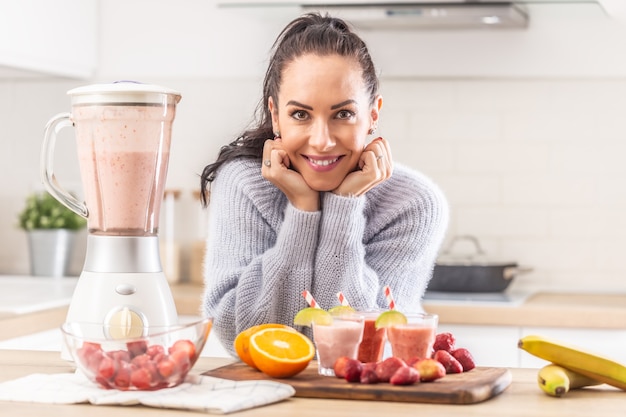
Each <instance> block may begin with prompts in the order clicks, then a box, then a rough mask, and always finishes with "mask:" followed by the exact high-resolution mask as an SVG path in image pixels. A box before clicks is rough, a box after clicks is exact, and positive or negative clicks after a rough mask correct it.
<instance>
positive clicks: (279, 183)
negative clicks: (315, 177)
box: [261, 138, 320, 211]
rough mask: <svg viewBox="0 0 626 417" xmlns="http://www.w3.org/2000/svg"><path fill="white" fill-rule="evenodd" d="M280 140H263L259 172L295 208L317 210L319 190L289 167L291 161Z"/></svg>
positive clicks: (318, 206)
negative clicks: (310, 185) (311, 186)
mask: <svg viewBox="0 0 626 417" xmlns="http://www.w3.org/2000/svg"><path fill="white" fill-rule="evenodd" d="M281 142H282V141H281V139H280V138H276V139H268V140H266V141H265V144H264V145H263V161H262V165H261V174H262V175H263V177H264V178H265V179H267V180H268V181H269V182H271V183H272V184H274V185H275V186H276V187H278V189H280V190H281V191H282V192H283V193H284V194H285V195H286V196H287V198H288V199H289V201H290V202H291V204H292V205H293V206H294V207H296V208H297V209H299V210H303V211H317V210H319V208H320V204H319V192H317V191H314V190H312V189H311V188H310V187H309V186H308V185H307V183H306V182H305V181H304V178H302V175H300V174H299V173H298V172H296V171H294V170H293V169H290V166H291V163H290V161H289V157H288V156H287V152H285V150H284V149H283V148H282V143H281Z"/></svg>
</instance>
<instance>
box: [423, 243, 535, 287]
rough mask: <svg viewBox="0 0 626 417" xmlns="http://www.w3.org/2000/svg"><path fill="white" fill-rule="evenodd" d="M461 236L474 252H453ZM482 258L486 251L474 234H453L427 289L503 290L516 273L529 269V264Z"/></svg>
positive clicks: (438, 260) (436, 265) (528, 270)
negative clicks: (523, 264) (471, 245)
mask: <svg viewBox="0 0 626 417" xmlns="http://www.w3.org/2000/svg"><path fill="white" fill-rule="evenodd" d="M461 240H466V241H469V242H471V243H472V244H473V246H474V248H475V252H474V253H471V254H469V255H464V256H460V255H454V254H453V253H452V250H453V247H454V245H455V244H456V243H457V242H459V241H461ZM485 258H486V256H485V252H484V251H483V250H482V248H481V246H480V243H479V242H478V239H476V238H475V237H474V236H455V237H454V238H453V239H452V241H451V242H450V245H449V246H448V248H447V249H445V250H444V251H443V252H442V256H441V257H440V258H439V259H437V263H436V264H435V268H434V271H433V277H432V279H431V281H430V283H429V284H428V288H427V291H438V292H502V291H504V290H506V289H507V287H508V286H509V285H510V284H511V282H513V279H514V278H515V277H516V276H517V275H519V274H522V273H526V272H530V271H532V268H527V267H520V266H519V265H518V264H517V262H496V261H490V260H487V259H485Z"/></svg>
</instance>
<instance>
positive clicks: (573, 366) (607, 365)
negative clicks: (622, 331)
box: [517, 336, 626, 397]
mask: <svg viewBox="0 0 626 417" xmlns="http://www.w3.org/2000/svg"><path fill="white" fill-rule="evenodd" d="M517 345H518V347H519V348H520V349H523V350H525V351H526V352H528V353H530V354H531V355H534V356H537V357H539V358H541V359H545V360H547V361H549V362H552V364H551V365H547V366H546V367H544V368H542V369H541V370H540V371H539V376H538V382H539V386H540V387H541V389H542V390H544V391H545V392H546V393H548V394H549V395H554V396H557V397H559V396H561V395H564V394H565V393H566V392H568V391H569V390H570V389H574V388H582V387H585V386H589V385H598V384H600V383H606V384H609V385H612V386H614V387H617V388H620V389H623V390H626V366H624V365H622V364H619V363H617V362H614V361H612V360H610V359H607V358H605V357H602V356H598V355H596V354H593V353H590V352H587V351H584V350H581V349H579V348H575V347H572V346H568V345H566V344H563V343H561V342H557V341H554V340H550V339H547V338H544V337H541V336H525V337H523V338H521V339H520V340H519V342H518V344H517Z"/></svg>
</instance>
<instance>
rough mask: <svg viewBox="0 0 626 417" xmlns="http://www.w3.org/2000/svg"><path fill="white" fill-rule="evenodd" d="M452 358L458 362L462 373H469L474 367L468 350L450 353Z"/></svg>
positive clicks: (461, 349)
mask: <svg viewBox="0 0 626 417" xmlns="http://www.w3.org/2000/svg"><path fill="white" fill-rule="evenodd" d="M452 356H454V358H455V359H456V360H457V361H459V363H460V364H461V366H462V367H463V372H467V371H471V370H472V369H474V368H475V367H476V364H475V363H474V358H473V357H472V354H471V353H470V352H469V350H467V349H465V348H458V349H455V350H453V351H452Z"/></svg>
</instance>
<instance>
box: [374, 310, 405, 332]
mask: <svg viewBox="0 0 626 417" xmlns="http://www.w3.org/2000/svg"><path fill="white" fill-rule="evenodd" d="M407 322H408V320H407V318H406V316H405V315H404V314H402V313H400V312H399V311H398V310H389V311H385V312H382V313H380V315H379V316H378V318H377V319H376V323H374V326H376V328H377V329H380V328H383V327H391V326H396V325H399V324H407Z"/></svg>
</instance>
